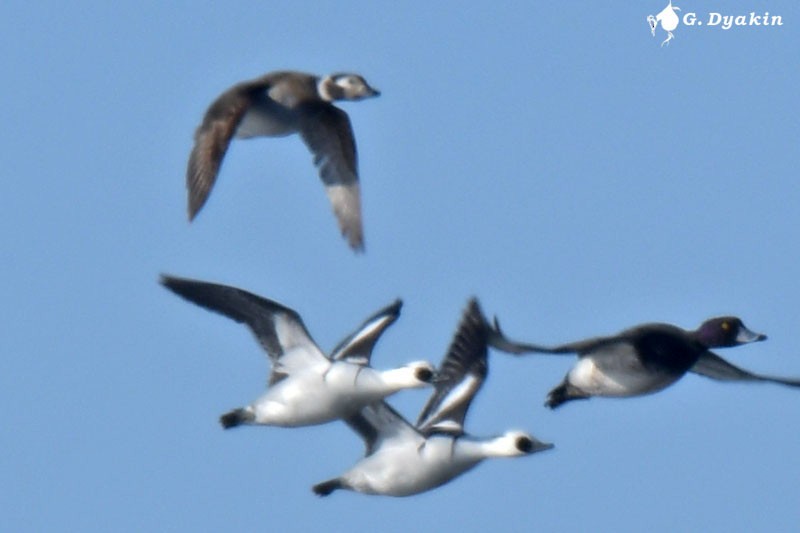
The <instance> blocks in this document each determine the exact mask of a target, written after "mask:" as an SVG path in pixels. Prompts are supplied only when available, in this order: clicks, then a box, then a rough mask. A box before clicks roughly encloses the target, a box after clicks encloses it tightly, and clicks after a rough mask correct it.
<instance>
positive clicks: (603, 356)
mask: <svg viewBox="0 0 800 533" xmlns="http://www.w3.org/2000/svg"><path fill="white" fill-rule="evenodd" d="M766 338H767V336H766V335H764V334H761V333H755V332H753V331H751V330H749V329H748V328H747V327H745V325H744V323H743V322H742V320H741V319H740V318H738V317H733V316H725V317H717V318H711V319H708V320H706V321H705V322H703V324H701V325H700V327H699V328H698V329H697V330H695V331H686V330H684V329H682V328H679V327H677V326H674V325H671V324H661V323H655V324H642V325H639V326H636V327H633V328H630V329H627V330H625V331H622V332H621V333H619V334H617V335H612V336H607V337H596V338H591V339H586V340H582V341H578V342H572V343H568V344H562V345H560V346H553V347H547V346H540V345H536V344H528V343H520V342H517V341H512V340H510V339H509V338H508V337H506V336H505V334H504V333H503V332H502V330H501V329H500V324H499V322H498V321H497V319H495V323H494V326H493V328H492V330H491V331H490V344H491V345H492V346H494V347H495V348H497V349H500V350H502V351H505V352H509V353H513V354H517V355H520V354H524V353H546V354H576V355H577V356H578V362H577V363H576V364H575V366H573V367H572V369H571V370H570V371H569V372H568V373H567V375H566V377H565V378H564V380H563V381H562V382H561V384H560V385H558V386H557V387H555V388H554V389H553V390H551V391H550V393H549V394H548V396H547V401H546V402H545V405H546V406H548V407H550V408H552V409H555V408H556V407H559V406H560V405H562V404H564V403H566V402H569V401H572V400H579V399H587V398H590V397H592V396H606V397H632V396H641V395H645V394H651V393H654V392H658V391H660V390H662V389H664V388H666V387H668V386H670V385H672V384H673V383H675V382H676V381H678V380H679V379H680V378H681V377H683V375H684V374H686V373H687V372H693V373H696V374H700V375H702V376H706V377H709V378H712V379H716V380H720V381H761V382H771V383H778V384H782V385H787V386H790V387H800V380H797V379H792V378H781V377H772V376H765V375H760V374H755V373H752V372H749V371H747V370H743V369H741V368H738V367H736V366H734V365H733V364H731V363H729V362H727V361H725V360H724V359H722V358H721V357H719V356H718V355H716V354H714V353H713V352H711V350H710V349H711V348H727V347H732V346H739V345H742V344H747V343H751V342H758V341H763V340H766Z"/></svg>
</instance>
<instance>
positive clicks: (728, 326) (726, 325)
mask: <svg viewBox="0 0 800 533" xmlns="http://www.w3.org/2000/svg"><path fill="white" fill-rule="evenodd" d="M720 327H721V328H722V330H723V331H728V330H729V329H731V325H730V323H729V322H727V321H725V322H723V323H722V325H721V326H720Z"/></svg>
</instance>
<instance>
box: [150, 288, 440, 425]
mask: <svg viewBox="0 0 800 533" xmlns="http://www.w3.org/2000/svg"><path fill="white" fill-rule="evenodd" d="M161 283H162V284H163V285H164V286H165V287H167V288H168V289H170V290H171V291H173V292H175V293H176V294H178V295H180V296H182V297H184V298H186V299H187V300H189V301H191V302H194V303H195V304H197V305H200V306H202V307H205V308H206V309H209V310H211V311H215V312H217V313H221V314H223V315H225V316H227V317H229V318H231V319H233V320H235V321H237V322H241V323H244V324H246V325H247V326H248V327H249V328H250V329H251V330H252V331H253V333H254V335H255V337H256V339H257V340H258V342H259V343H260V344H261V347H262V348H264V350H266V352H267V353H268V354H269V358H270V360H271V362H272V372H271V374H270V378H269V388H268V389H267V392H265V393H264V394H263V395H261V396H260V397H259V398H258V399H256V400H255V401H254V402H253V403H251V404H250V405H248V406H247V407H243V408H240V409H234V410H233V411H231V412H229V413H226V414H224V415H222V417H221V418H220V422H221V423H222V425H223V427H224V428H226V429H228V428H232V427H235V426H238V425H241V424H259V425H270V426H283V427H297V426H308V425H315V424H322V423H325V422H330V421H333V420H337V419H339V418H344V417H348V416H352V415H353V414H354V413H356V412H358V410H359V409H361V408H363V407H364V406H366V405H368V404H370V403H373V402H375V401H378V400H381V399H383V398H385V397H387V396H389V395H391V394H394V393H395V392H398V391H400V390H402V389H408V388H418V387H423V386H425V385H427V384H429V383H430V382H431V380H432V379H433V378H434V376H435V368H434V367H433V365H432V364H430V363H428V362H427V361H419V362H414V363H410V364H408V365H406V366H403V367H400V368H396V369H392V370H376V369H374V368H371V367H370V366H369V361H370V356H371V355H372V349H373V347H374V346H375V343H376V342H377V340H378V338H379V337H380V335H381V334H382V333H383V332H384V331H385V330H386V328H387V327H388V326H389V325H391V324H392V323H393V322H394V321H395V320H396V319H397V317H398V316H399V314H400V308H401V306H402V303H401V302H400V300H397V301H396V302H395V303H393V304H392V305H389V306H387V307H386V308H384V309H381V310H380V311H378V312H377V313H375V314H374V315H373V316H372V317H370V318H368V319H367V320H366V321H365V322H364V323H363V324H362V325H361V327H359V328H358V330H356V332H354V333H353V334H351V335H350V336H348V337H347V338H346V339H345V340H344V341H343V342H342V343H340V345H339V346H338V347H337V348H336V349H335V350H334V351H333V353H332V354H331V357H327V356H326V355H325V354H324V353H323V352H322V351H321V350H320V349H319V347H318V346H317V345H316V343H315V342H314V341H313V339H312V338H311V336H310V335H309V333H308V331H307V330H306V328H305V326H304V325H303V320H302V319H301V318H300V315H298V314H297V313H296V312H295V311H293V310H292V309H289V308H287V307H284V306H282V305H281V304H279V303H277V302H273V301H271V300H268V299H266V298H262V297H260V296H256V295H255V294H252V293H249V292H247V291H244V290H241V289H237V288H235V287H229V286H226V285H218V284H216V283H207V282H203V281H196V280H190V279H183V278H176V277H172V276H162V277H161Z"/></svg>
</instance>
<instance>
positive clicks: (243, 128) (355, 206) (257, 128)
mask: <svg viewBox="0 0 800 533" xmlns="http://www.w3.org/2000/svg"><path fill="white" fill-rule="evenodd" d="M378 95H380V92H379V91H377V90H376V89H374V88H372V87H370V86H369V84H368V83H367V82H366V80H364V78H362V77H361V76H359V75H357V74H349V73H336V74H330V75H328V76H325V77H318V76H314V75H312V74H305V73H302V72H294V71H282V72H271V73H269V74H266V75H264V76H261V77H260V78H256V79H254V80H250V81H244V82H241V83H238V84H236V85H234V86H233V87H231V88H229V89H228V90H226V91H225V92H223V93H222V94H221V95H220V96H219V97H217V99H216V100H214V102H213V103H212V104H211V106H210V107H209V108H208V110H207V111H206V114H205V116H204V117H203V122H202V123H201V124H200V126H199V127H198V128H197V131H196V132H195V136H194V140H195V143H194V148H192V152H191V154H190V156H189V165H188V168H187V171H186V188H187V189H188V192H189V220H190V221H191V220H193V219H194V217H195V216H197V213H198V212H199V211H200V209H201V208H202V207H203V205H204V204H205V203H206V200H208V196H209V194H210V193H211V189H212V187H213V186H214V182H215V181H216V179H217V175H218V174H219V169H220V165H221V164H222V160H223V158H224V157H225V152H226V151H227V150H228V145H229V144H230V142H231V139H232V138H233V137H234V135H235V136H236V137H239V138H243V139H247V138H251V137H261V136H265V137H280V136H285V135H290V134H293V133H299V134H300V136H301V137H302V138H303V141H304V142H305V144H306V146H308V149H309V150H310V151H311V153H312V154H313V156H314V164H315V165H316V166H317V168H318V171H319V176H320V178H322V182H323V184H324V185H325V191H326V193H327V195H328V199H329V200H330V202H331V205H332V206H333V211H334V213H335V214H336V218H337V219H338V221H339V228H340V230H341V232H342V235H343V236H344V237H345V238H346V239H347V241H348V243H349V245H350V247H351V248H352V249H353V250H355V251H363V249H364V231H363V229H362V223H361V193H360V189H359V183H358V161H357V155H356V142H355V139H354V137H353V129H352V127H351V125H350V119H349V118H348V116H347V113H345V112H344V111H342V110H341V109H339V108H338V107H336V106H334V105H333V104H332V102H334V101H337V100H363V99H365V98H370V97H374V96H378Z"/></svg>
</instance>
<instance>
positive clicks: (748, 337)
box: [736, 326, 767, 344]
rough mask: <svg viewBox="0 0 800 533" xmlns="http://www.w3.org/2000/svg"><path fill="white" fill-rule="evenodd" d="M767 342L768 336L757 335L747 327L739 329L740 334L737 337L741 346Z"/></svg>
mask: <svg viewBox="0 0 800 533" xmlns="http://www.w3.org/2000/svg"><path fill="white" fill-rule="evenodd" d="M765 340H767V336H766V335H764V334H763V333H756V332H755V331H751V330H749V329H747V328H746V327H744V326H742V327H740V328H739V333H738V334H737V335H736V342H737V343H739V344H747V343H748V342H758V341H765Z"/></svg>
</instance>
